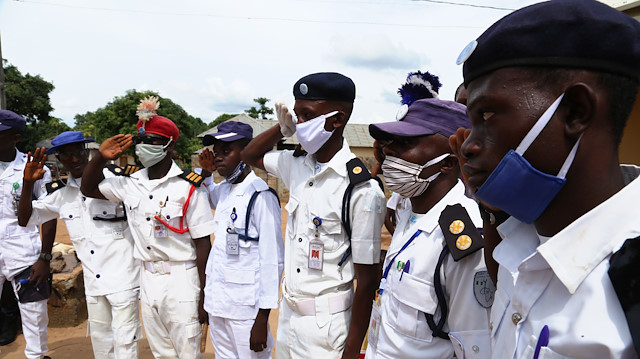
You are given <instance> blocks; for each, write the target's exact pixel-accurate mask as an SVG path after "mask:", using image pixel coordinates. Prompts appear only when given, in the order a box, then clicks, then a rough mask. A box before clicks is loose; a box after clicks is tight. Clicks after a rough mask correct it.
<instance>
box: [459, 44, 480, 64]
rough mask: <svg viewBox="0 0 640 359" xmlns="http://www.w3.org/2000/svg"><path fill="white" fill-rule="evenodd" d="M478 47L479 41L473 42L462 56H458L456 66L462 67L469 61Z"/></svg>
mask: <svg viewBox="0 0 640 359" xmlns="http://www.w3.org/2000/svg"><path fill="white" fill-rule="evenodd" d="M476 47H478V41H476V40H473V41H471V42H470V43H469V44H468V45H467V46H465V48H464V49H462V52H461V53H460V55H458V59H457V60H456V65H462V64H463V63H464V62H465V61H467V59H468V58H469V57H470V56H471V54H472V53H473V51H474V50H475V49H476Z"/></svg>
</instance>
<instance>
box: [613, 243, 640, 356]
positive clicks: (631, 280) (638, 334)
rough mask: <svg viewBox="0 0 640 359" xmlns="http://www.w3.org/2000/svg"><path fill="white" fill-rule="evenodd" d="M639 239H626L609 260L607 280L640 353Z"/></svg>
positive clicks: (637, 351)
mask: <svg viewBox="0 0 640 359" xmlns="http://www.w3.org/2000/svg"><path fill="white" fill-rule="evenodd" d="M639 255H640V237H636V238H631V239H627V240H626V241H625V242H624V244H623V245H622V248H620V250H619V251H617V252H616V253H614V254H613V255H612V256H611V258H610V259H609V271H608V272H609V279H611V284H613V289H615V291H616V294H617V295H618V300H619V301H620V305H621V306H622V310H623V311H624V314H625V317H626V318H627V325H628V326H629V332H630V333H631V339H632V340H633V345H634V347H635V349H636V353H640V310H638V308H640V296H639V295H638V293H640V281H638V279H637V278H638V269H639V267H640V262H638V256H639Z"/></svg>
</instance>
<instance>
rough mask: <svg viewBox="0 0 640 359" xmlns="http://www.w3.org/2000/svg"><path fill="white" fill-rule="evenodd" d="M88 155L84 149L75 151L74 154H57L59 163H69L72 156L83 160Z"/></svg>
mask: <svg viewBox="0 0 640 359" xmlns="http://www.w3.org/2000/svg"><path fill="white" fill-rule="evenodd" d="M88 155H89V151H87V150H86V149H83V150H80V151H75V152H60V153H58V158H59V159H60V160H61V161H69V160H71V159H72V158H73V157H74V156H75V157H78V158H85V157H87V156H88Z"/></svg>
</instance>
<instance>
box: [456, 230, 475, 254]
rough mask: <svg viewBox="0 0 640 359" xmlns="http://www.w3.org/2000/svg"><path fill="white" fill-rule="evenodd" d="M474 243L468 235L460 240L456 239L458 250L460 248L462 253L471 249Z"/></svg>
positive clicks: (464, 235) (462, 236)
mask: <svg viewBox="0 0 640 359" xmlns="http://www.w3.org/2000/svg"><path fill="white" fill-rule="evenodd" d="M472 242H473V241H472V240H471V237H469V236H467V235H466V234H463V235H461V236H460V237H458V239H456V248H458V249H459V250H461V251H464V250H467V249H469V247H471V243H472Z"/></svg>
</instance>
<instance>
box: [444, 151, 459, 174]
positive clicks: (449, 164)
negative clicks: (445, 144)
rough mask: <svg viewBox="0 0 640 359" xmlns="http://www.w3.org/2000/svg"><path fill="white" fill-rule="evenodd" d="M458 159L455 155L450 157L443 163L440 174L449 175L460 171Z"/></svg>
mask: <svg viewBox="0 0 640 359" xmlns="http://www.w3.org/2000/svg"><path fill="white" fill-rule="evenodd" d="M458 170H459V165H458V157H456V156H455V155H449V156H448V157H446V158H445V159H444V160H443V161H442V166H440V172H442V173H449V172H451V171H456V172H457V171H458Z"/></svg>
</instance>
